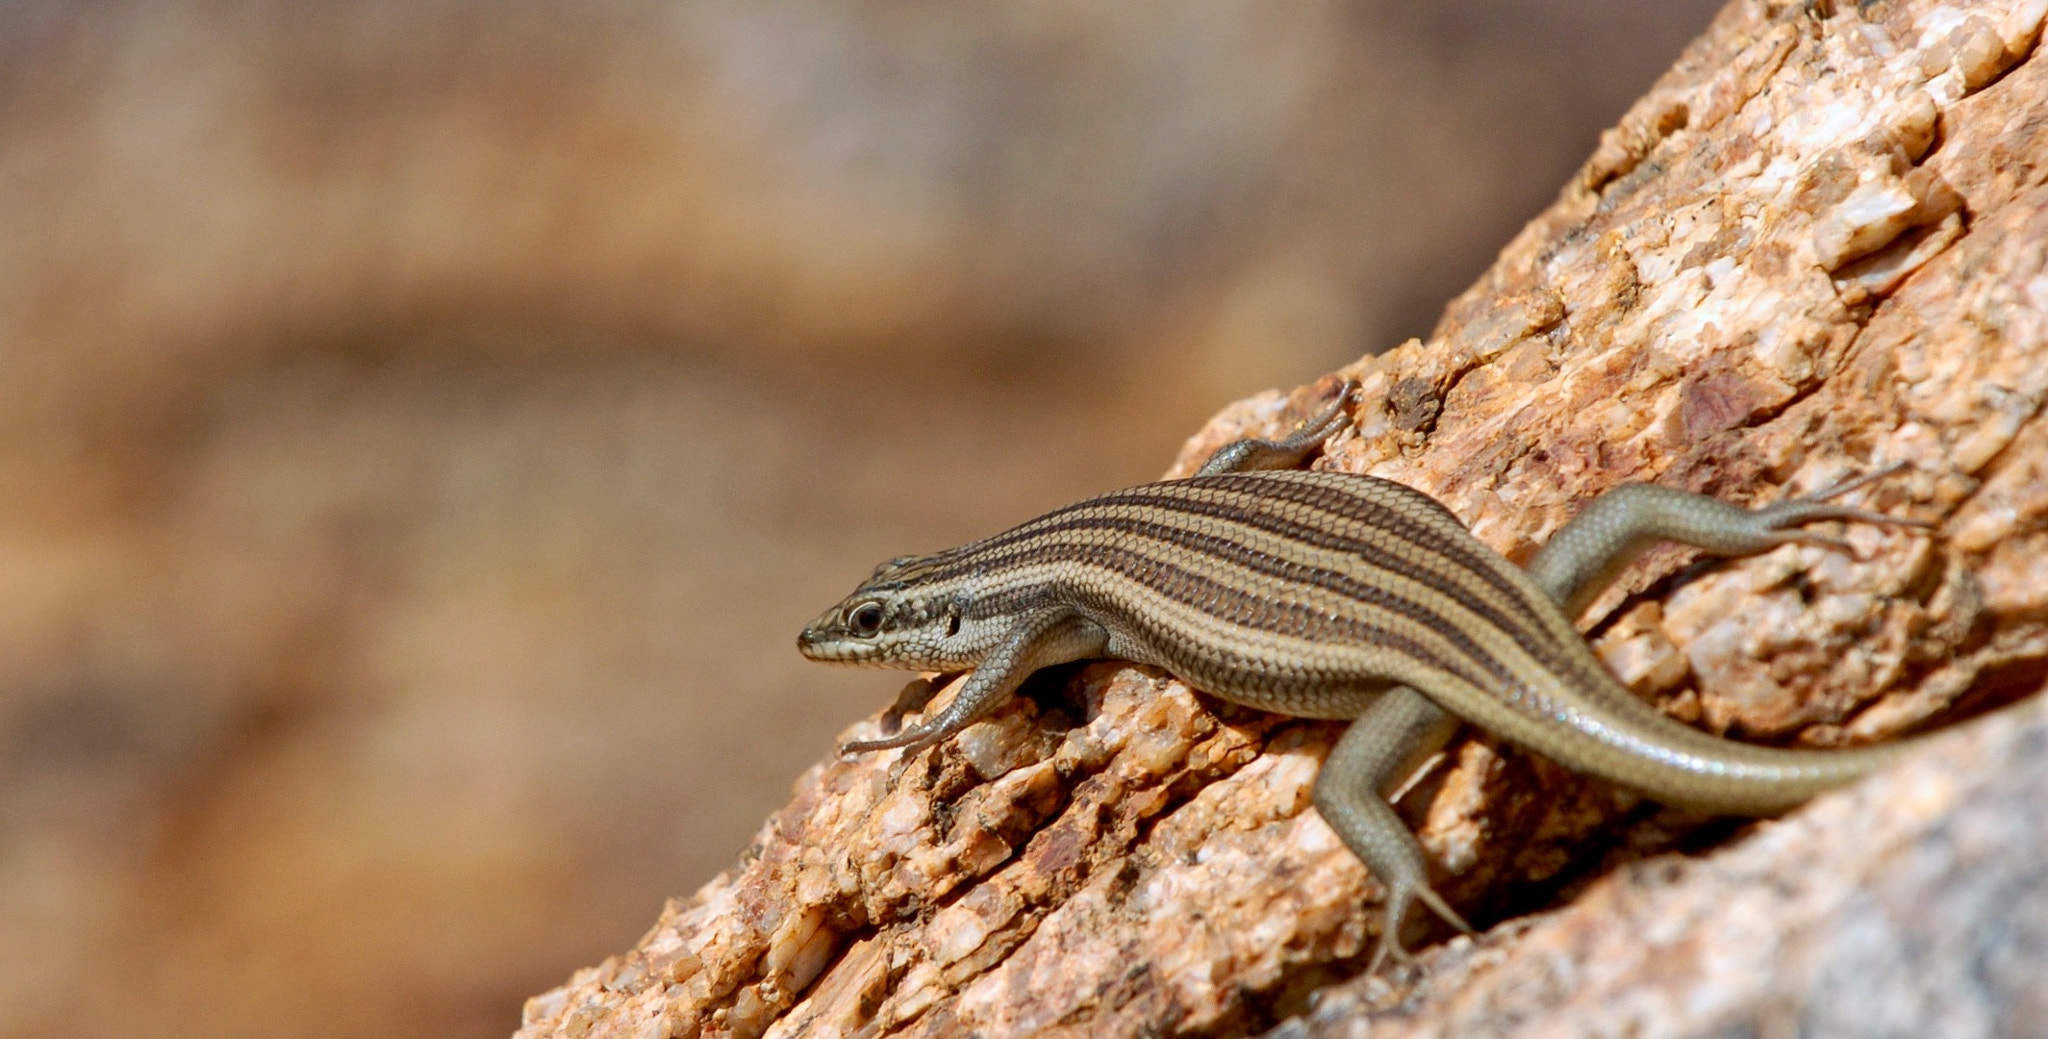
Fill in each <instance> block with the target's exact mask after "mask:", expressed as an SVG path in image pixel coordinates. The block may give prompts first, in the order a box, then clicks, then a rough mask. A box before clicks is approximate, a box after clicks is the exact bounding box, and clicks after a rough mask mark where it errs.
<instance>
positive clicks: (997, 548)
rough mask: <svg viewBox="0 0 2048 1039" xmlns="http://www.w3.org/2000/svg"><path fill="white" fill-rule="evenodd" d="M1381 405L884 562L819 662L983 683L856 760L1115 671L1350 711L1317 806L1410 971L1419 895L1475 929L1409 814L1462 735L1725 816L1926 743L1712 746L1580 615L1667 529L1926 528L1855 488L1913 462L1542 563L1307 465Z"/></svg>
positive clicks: (1623, 499)
mask: <svg viewBox="0 0 2048 1039" xmlns="http://www.w3.org/2000/svg"><path fill="white" fill-rule="evenodd" d="M1356 391H1357V384H1356V383H1355V382H1351V383H1346V384H1344V386H1343V387H1342V389H1341V390H1340V391H1339V393H1338V394H1337V396H1336V398H1335V400H1333V401H1332V402H1330V403H1329V404H1328V405H1327V406H1325V407H1324V408H1323V409H1322V411H1321V412H1320V413H1318V414H1317V415H1315V416H1314V417H1312V418H1310V419H1308V420H1307V421H1305V422H1304V423H1302V424H1301V426H1300V427H1299V428H1297V429H1296V430H1295V431H1293V432H1292V433H1290V434H1288V435H1286V436H1284V437H1280V438H1277V439H1261V438H1246V439H1241V440H1237V441H1233V442H1231V443H1229V444H1226V445H1225V446H1223V447H1222V448H1220V449H1218V450H1217V451H1216V452H1215V453H1213V454H1212V455H1211V456H1210V457H1209V458H1208V459H1207V461H1206V462H1205V463H1204V464H1203V465H1202V466H1201V468H1200V469H1199V470H1197V472H1196V473H1195V474H1194V475H1193V476H1190V477H1187V478H1184V479H1178V480H1166V481H1161V482H1157V483H1150V484H1144V485H1141V486H1137V487H1132V488H1128V489H1125V490H1121V491H1115V492H1111V493H1108V494H1103V495H1099V496H1096V497H1093V498H1089V499H1086V500H1084V501H1081V502H1078V503H1076V504H1073V505H1070V506H1067V507H1065V508H1061V509H1056V510H1054V511H1052V512H1049V513H1047V514H1045V515H1043V516H1040V517H1038V518H1037V519H1034V520H1031V521H1029V522H1026V523H1024V524H1021V525H1019V526H1017V527H1014V528H1012V529H1010V530H1008V531H1005V532H1003V533H1000V534H996V535H994V536H992V537H989V538H985V539H983V540H980V541H976V542H974V543H972V544H968V545H964V546H961V547H958V548H953V549H948V550H946V551H942V552H937V553H932V554H929V555H921V556H904V557H899V558H896V559H891V560H889V561H887V562H885V563H883V564H882V565H881V566H879V567H877V568H876V569H875V571H874V573H873V575H872V576H870V577H869V578H868V579H867V580H866V581H863V582H861V584H860V585H859V587H858V588H856V589H855V590H854V591H853V592H852V594H850V595H848V596H847V597H846V598H845V599H844V600H843V601H841V602H840V603H839V604H837V605H835V606H833V607H832V608H831V609H830V610H827V611H826V612H825V613H824V614H822V615H820V616H819V617H818V618H817V619H816V620H815V621H813V622H812V623H811V624H810V625H808V626H807V627H806V628H805V629H804V630H803V632H802V634H801V635H799V636H798V639H797V646H798V649H799V651H800V652H802V653H803V655H804V656H805V657H807V658H809V659H811V660H815V661H823V662H828V663H835V664H849V665H864V666H882V667H895V668H905V669H916V670H920V671H926V672H936V673H939V674H940V675H942V676H944V677H945V678H948V679H950V678H951V677H953V676H955V675H957V674H960V673H965V672H972V673H971V674H970V675H969V676H968V678H967V679H966V681H965V683H964V684H963V685H962V687H961V688H960V690H959V691H958V693H957V694H956V695H955V697H954V698H953V700H952V701H951V702H950V703H948V704H947V705H946V706H945V707H944V708H943V709H940V710H938V711H937V712H936V713H933V714H931V715H930V716H928V717H925V718H923V719H922V720H921V721H920V722H919V723H918V724H915V725H913V726H910V727H908V728H904V729H902V730H901V731H898V732H895V733H894V734H892V735H885V736H882V737H879V738H875V739H867V740H856V741H853V742H850V743H847V744H845V745H844V746H843V747H841V748H840V749H841V752H842V753H844V754H861V753H867V752H873V751H880V750H886V749H891V748H903V749H905V751H906V752H915V751H918V750H920V749H923V748H926V747H930V746H932V745H933V744H935V743H938V742H939V741H941V740H944V739H946V738H947V737H950V736H952V735H954V734H956V733H958V732H959V731H960V730H962V729H963V728H965V727H967V726H968V725H970V724H973V723H974V722H975V721H976V720H977V719H979V718H981V717H983V716H985V715H986V714H988V713H989V712H990V711H991V710H993V709H995V708H996V707H997V706H998V705H1000V704H1001V703H1002V702H1003V701H1004V700H1005V699H1006V698H1007V697H1008V696H1009V695H1010V694H1011V693H1012V692H1013V691H1015V690H1016V688H1017V687H1018V686H1019V685H1020V684H1021V683H1022V682H1023V681H1024V679H1025V678H1027V677H1028V676H1030V675H1031V674H1032V673H1033V672H1035V671H1037V670H1039V669H1041V668H1045V667H1050V666H1053V665H1057V664H1062V663H1067V662H1072V661H1079V660H1089V659H1104V658H1107V659H1118V660H1128V661H1133V662H1137V663H1141V664H1149V665H1153V666H1156V667H1159V668H1161V669H1164V670H1165V671H1167V672H1169V673H1171V674H1172V675H1174V676H1175V677H1177V678H1179V679H1181V680H1182V681H1184V682H1186V683H1187V684H1188V685H1190V686H1192V687H1193V688H1196V689H1199V690H1202V691H1204V692H1207V693H1209V694H1212V695H1214V696H1218V697H1221V698H1223V699H1225V700H1228V701H1232V702H1235V703H1239V704H1243V705H1246V706H1250V707H1254V708H1258V709H1262V710H1268V711H1275V712H1278V713H1282V714H1288V715H1294V716H1299V717H1307V718H1327V719H1343V720H1349V721H1350V722H1351V724H1350V726H1349V727H1348V728H1347V729H1346V730H1345V731H1344V733H1343V734H1342V735H1341V736H1340V737H1339V738H1338V740H1337V742H1336V744H1335V746H1334V747H1333V748H1332V749H1331V751H1330V753H1329V755H1328V757H1327V758H1326V759H1325V760H1324V762H1323V764H1322V768H1321V770H1320V771H1319V772H1318V774H1317V777H1316V780H1315V785H1314V791H1313V794H1312V802H1313V804H1314V805H1315V808H1316V810H1317V812H1318V813H1319V814H1320V815H1321V816H1322V817H1323V819H1324V821H1326V822H1327V823H1328V824H1329V825H1330V826H1331V828H1332V829H1334V830H1335V831H1336V833H1337V834H1338V836H1339V837H1340V838H1341V839H1342V841H1343V843H1344V844H1345V845H1346V846H1347V847H1348V848H1350V849H1351V851H1352V852H1353V853H1355V854H1356V855H1357V856H1358V857H1359V859H1360V860H1362V861H1363V862H1364V864H1365V865H1366V867H1367V869H1368V870H1369V871H1370V872H1371V873H1372V874H1373V875H1374V876H1375V877H1376V878H1378V880H1379V881H1380V883H1381V885H1382V886H1383V887H1384V888H1385V891H1386V897H1385V901H1384V903H1383V916H1382V919H1381V921H1380V929H1379V939H1378V943H1377V945H1376V947H1375V950H1374V953H1373V955H1372V958H1371V960H1370V961H1369V963H1368V968H1367V969H1368V970H1369V971H1370V970H1376V969H1377V968H1378V967H1379V965H1380V964H1381V963H1382V962H1383V961H1384V960H1385V959H1386V958H1387V957H1388V956H1393V957H1395V958H1397V959H1400V960H1407V959H1408V958H1409V955H1408V953H1407V951H1406V948H1405V946H1404V945H1403V944H1402V942H1401V939H1400V935H1401V927H1402V923H1403V921H1404V919H1405V917H1406V914H1407V911H1408V909H1409V907H1410V906H1411V904H1412V903H1414V902H1417V901H1419V902H1421V903H1423V904H1424V905H1425V906H1427V907H1428V908H1429V909H1430V910H1431V911H1433V912H1434V913H1435V914H1436V915H1437V916H1439V917H1441V918H1442V919H1443V920H1444V921H1445V922H1447V923H1449V924H1450V925H1451V926H1453V927H1455V928H1457V929H1458V930H1460V931H1464V932H1466V933H1471V932H1472V928H1471V926H1470V925H1469V924H1468V923H1466V921H1465V919H1464V918H1463V917H1462V916H1461V915H1460V914H1459V913H1458V912H1457V911H1456V910H1455V909H1453V908H1452V907H1451V906H1450V905H1449V903H1447V902H1446V901H1445V900H1444V899H1443V898H1442V897H1441V896H1440V895H1438V894H1437V892H1436V891H1435V889H1434V888H1432V887H1431V886H1430V883H1429V878H1428V867H1427V860H1426V857H1425V855H1424V853H1423V850H1422V847H1421V845H1420V844H1419V843H1418V842H1417V840H1416V839H1415V837H1414V835H1413V834H1411V833H1410V832H1409V831H1408V829H1407V827H1406V826H1405V825H1404V824H1403V823H1402V821H1401V819H1400V817H1399V816H1398V815H1397V814H1395V812H1394V809H1393V807H1392V806H1391V804H1390V803H1389V800H1388V799H1389V798H1390V797H1392V796H1394V795H1395V794H1396V792H1398V791H1399V790H1400V789H1401V788H1402V787H1403V786H1404V784H1405V783H1406V781H1407V780H1408V779H1409V778H1410V777H1411V776H1412V775H1414V774H1415V773H1416V772H1417V771H1418V770H1419V769H1420V768H1421V767H1422V766H1423V765H1424V764H1425V763H1426V762H1428V761H1429V760H1430V759H1431V758H1433V757H1434V756H1435V755H1436V754H1437V753H1438V752H1439V751H1440V750H1441V749H1442V748H1443V747H1444V746H1445V745H1447V744H1448V743H1449V742H1450V740H1451V739H1452V737H1453V736H1454V735H1455V734H1456V732H1457V730H1458V728H1459V726H1460V725H1461V724H1470V725H1473V726H1475V727H1477V728H1479V729H1482V730H1485V731H1486V732H1489V733H1491V734H1493V735H1495V736H1497V737H1499V738H1501V739H1504V740H1506V741H1507V742H1509V743H1512V744H1515V745H1518V746H1521V747H1523V748H1526V749H1528V750H1531V751H1534V752H1536V753H1537V754H1540V755H1542V756H1544V757H1547V758H1549V759H1551V760H1553V761H1555V762H1557V763H1559V764H1561V765H1564V766H1565V767H1567V768H1570V769H1572V770H1573V771H1576V772H1579V773H1582V774H1586V775H1591V776H1596V777H1598V778H1600V779H1603V780H1606V781H1608V782H1611V783H1614V784H1616V785H1619V786H1622V787H1626V788H1629V789H1632V790H1636V791H1638V792H1640V793H1642V794H1644V795H1647V796H1648V797H1650V798H1651V799H1653V800H1656V801H1659V802H1662V803H1666V804H1671V805H1676V806H1682V807H1687V808H1694V809H1701V810H1705V811H1710V812H1713V813H1716V814H1727V815H1749V816H1763V815H1774V814H1777V813H1780V812H1782V811H1785V810H1787V809H1789V808H1791V807H1793V806H1796V805H1798V804H1800V803H1802V802H1804V801H1806V800H1808V799H1810V798H1812V797H1813V796H1815V795H1817V794H1819V793H1821V792H1823V791H1826V790H1829V789H1832V788H1834V787H1838V786H1842V785H1844V784H1846V783H1848V782H1850V781H1852V780H1854V779H1856V778H1858V777H1860V776H1862V775H1864V774H1866V773H1868V772H1870V771H1872V770H1874V769H1877V768H1879V767H1882V766H1883V765H1885V764H1888V763H1890V762H1892V761H1894V760H1896V759H1898V758H1899V757H1900V756H1902V755H1903V754H1905V753H1907V752H1908V748H1909V747H1910V746H1911V744H1912V742H1913V741H1910V740H1909V741H1904V742H1895V743H1888V744H1880V745H1875V746H1868V747H1858V748H1852V749H1843V750H1807V749H1786V748H1778V747H1767V746H1758V745H1754V744H1747V743H1742V742H1739V741H1735V740H1730V739H1725V738H1722V737H1718V736H1714V735H1711V734H1708V733H1706V732H1702V731H1700V730H1698V729H1695V728H1692V727H1690V726H1688V725H1685V724H1684V723H1682V722H1679V721H1677V720H1675V719H1673V718H1671V717H1669V716H1668V715H1665V714H1664V713H1662V712H1660V711H1658V710H1657V709H1655V708H1654V707H1652V706H1650V705H1649V704H1647V703H1645V702H1643V701H1642V700H1640V699H1638V698H1636V697H1635V696H1634V695H1633V694H1631V693H1630V692H1629V691H1628V689H1627V688H1626V687H1625V686H1623V685H1622V684H1621V682H1620V681H1619V680H1618V679H1616V678H1615V677H1614V676H1613V674H1612V673H1610V672H1609V671H1608V670H1607V669H1606V668H1605V667H1604V666H1603V665H1602V664H1601V663H1600V661H1599V659H1598V658H1597V657H1596V656H1595V655H1594V653H1593V651H1592V649H1591V647H1590V646H1588V645H1587V643H1586V641H1585V639H1584V638H1583V637H1581V636H1580V634H1579V633H1578V631H1577V629H1576V628H1575V626H1574V624H1573V619H1574V618H1575V617H1577V616H1578V615H1579V614H1580V613H1582V612H1583V611H1584V609H1585V607H1586V606H1588V605H1589V604H1590V603H1591V601H1592V599H1593V598H1594V597H1595V596H1597V594H1598V593H1599V592H1600V590H1601V589H1602V588H1604V587H1605V586H1606V585H1607V584H1608V583H1609V582H1610V581H1611V580H1612V579H1613V578H1615V577H1616V576H1618V575H1619V573H1620V572H1621V571H1622V570H1623V569H1624V568H1625V567H1627V566H1628V565H1629V564H1630V563H1631V562H1632V561H1633V560H1635V559H1636V558H1637V557H1639V556H1640V555H1641V554H1642V553H1643V552H1644V551H1647V550H1648V549H1649V548H1650V547H1652V546H1654V545H1655V544H1657V543H1659V542H1662V541H1675V542H1678V543H1681V544H1684V545H1689V546H1691V547H1694V548H1697V549H1700V550H1702V551H1704V552H1706V553H1709V554H1712V555H1719V556H1730V557H1736V556H1746V555H1753V554H1756V553H1760V552H1763V551H1766V550H1768V549H1771V548H1774V547H1776V546H1778V545H1781V544H1786V543H1789V542H1808V543H1817V544H1822V545H1827V546H1830V547H1833V548H1837V549H1842V550H1848V547H1849V546H1848V544H1847V542H1846V541H1844V540H1842V539H1841V538H1839V537H1835V536H1831V535H1828V534H1823V533H1819V532H1816V531H1812V530H1808V529H1805V525H1806V524H1809V523H1814V522H1821V521H1845V522H1862V523H1872V524H1879V525H1884V526H1890V527H1913V528H1929V527H1931V526H1932V524H1930V523H1927V522H1925V521H1922V520H1918V519H1911V518H1906V517H1898V516H1890V515H1885V514H1881V513H1876V512H1871V511H1867V510H1864V509H1859V508H1854V507H1851V506H1848V505H1843V504H1839V503H1838V502H1837V501H1836V499H1838V498H1840V497H1842V496H1844V495H1846V494H1849V493H1851V492H1853V491H1855V490H1857V489H1859V488H1861V487H1864V486H1866V485H1868V484H1870V483H1871V482H1873V481H1875V480H1878V479H1881V478H1884V477H1886V476H1889V475H1891V474H1893V473H1895V472H1897V471H1898V470H1899V469H1900V468H1902V467H1903V465H1902V464H1894V465H1892V466H1888V467H1884V468H1880V469H1876V470H1873V471H1870V472H1867V473H1865V474H1863V475H1862V476H1859V477H1856V478H1853V479H1850V480H1847V481H1844V482H1842V483H1839V484H1837V485H1835V486H1833V487H1830V488H1828V489H1825V490H1822V491H1819V492H1816V493H1814V494H1811V495H1807V496H1804V497H1799V498H1793V499H1788V500H1785V501H1781V502H1778V503H1776V504H1772V505H1767V506H1764V507H1761V508H1755V509H1750V508H1744V507H1742V506H1738V505H1735V504H1732V503H1729V502H1725V501H1721V500H1719V499H1717V498H1713V497H1711V496H1707V495H1701V494H1695V493H1692V492H1688V491H1682V490H1678V489H1675V488H1670V487H1664V486H1660V485H1656V484H1650V483H1629V484H1621V485H1618V486H1616V487H1613V488H1610V489H1609V490H1607V491H1606V492H1605V493H1603V494H1601V495H1600V496H1598V497H1596V498H1595V499H1594V500H1593V501H1591V502H1590V503H1589V504H1588V505H1587V506H1586V507H1585V508H1584V509H1583V510H1581V511H1580V512H1579V513H1578V514H1577V515H1575V516H1574V517H1573V518H1572V519H1571V520H1570V521H1569V522H1567V523H1566V524H1565V525H1564V526H1563V527H1561V528H1560V529H1559V530H1558V531H1557V532H1556V534H1554V535H1553V536H1552V537H1551V538H1550V539H1549V540H1548V541H1547V542H1546V543H1545V544H1544V545H1543V546H1542V547H1541V548H1540V549H1538V550H1537V552H1536V553H1535V554H1534V555H1533V556H1532V557H1531V558H1530V559H1529V561H1528V563H1527V565H1526V567H1517V566H1516V565H1514V564H1513V563H1512V562H1510V561H1509V560H1507V559H1506V558H1505V557H1504V556H1502V555H1500V554H1499V553H1497V552H1495V551H1494V550H1493V549H1492V548H1490V547H1489V546H1487V545H1486V544H1485V543H1483V542H1481V541H1480V540H1479V539H1478V538H1477V537H1475V536H1473V535H1472V533H1471V532H1470V531H1469V530H1468V529H1467V528H1466V527H1465V525H1464V524H1463V523H1462V522H1460V521H1459V520H1458V518H1457V517H1456V516H1455V515H1454V514H1452V513H1451V512H1450V510H1449V509H1447V508H1445V507H1444V506H1443V505H1442V504H1440V503H1439V502H1437V501H1436V500H1435V499H1434V498H1431V497H1430V496H1428V495H1427V494H1425V493H1423V492H1421V491H1418V490H1415V489H1413V488H1410V487H1407V486H1405V485H1403V484H1399V483H1395V482H1393V481H1390V480H1385V479H1381V478H1379V477H1374V476H1368V475H1363V474H1356V473H1346V472H1338V471H1330V470H1323V471H1306V470H1300V469H1298V468H1295V467H1297V466H1299V465H1300V464H1301V463H1302V462H1303V461H1304V460H1305V459H1307V458H1308V456H1309V455H1310V454H1312V453H1313V452H1314V451H1316V450H1317V449H1318V448H1320V447H1321V446H1322V445H1323V444H1324V443H1325V442H1326V441H1328V440H1329V439H1330V438H1331V437H1333V436H1334V435H1336V434H1337V433H1338V432H1340V431H1341V430H1342V429H1343V428H1344V426H1345V425H1346V423H1348V422H1349V415H1348V414H1347V413H1346V406H1347V402H1349V401H1350V399H1351V397H1352V396H1353V395H1354V393H1355V392H1356ZM916 685H917V683H913V687H915V686H916ZM927 688H933V687H931V686H927Z"/></svg>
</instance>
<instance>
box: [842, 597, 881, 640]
mask: <svg viewBox="0 0 2048 1039" xmlns="http://www.w3.org/2000/svg"><path fill="white" fill-rule="evenodd" d="M846 630H847V631H848V632H850V633H852V634H853V635H854V637H856V638H863V639H868V638H874V637H875V635H876V634H877V633H879V632H880V631H881V630H882V604H881V603H878V602H876V601H875V600H873V599H869V600H867V601H865V602H862V603H860V604H858V605H856V606H854V607H852V608H851V609H849V610H847V611H846Z"/></svg>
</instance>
